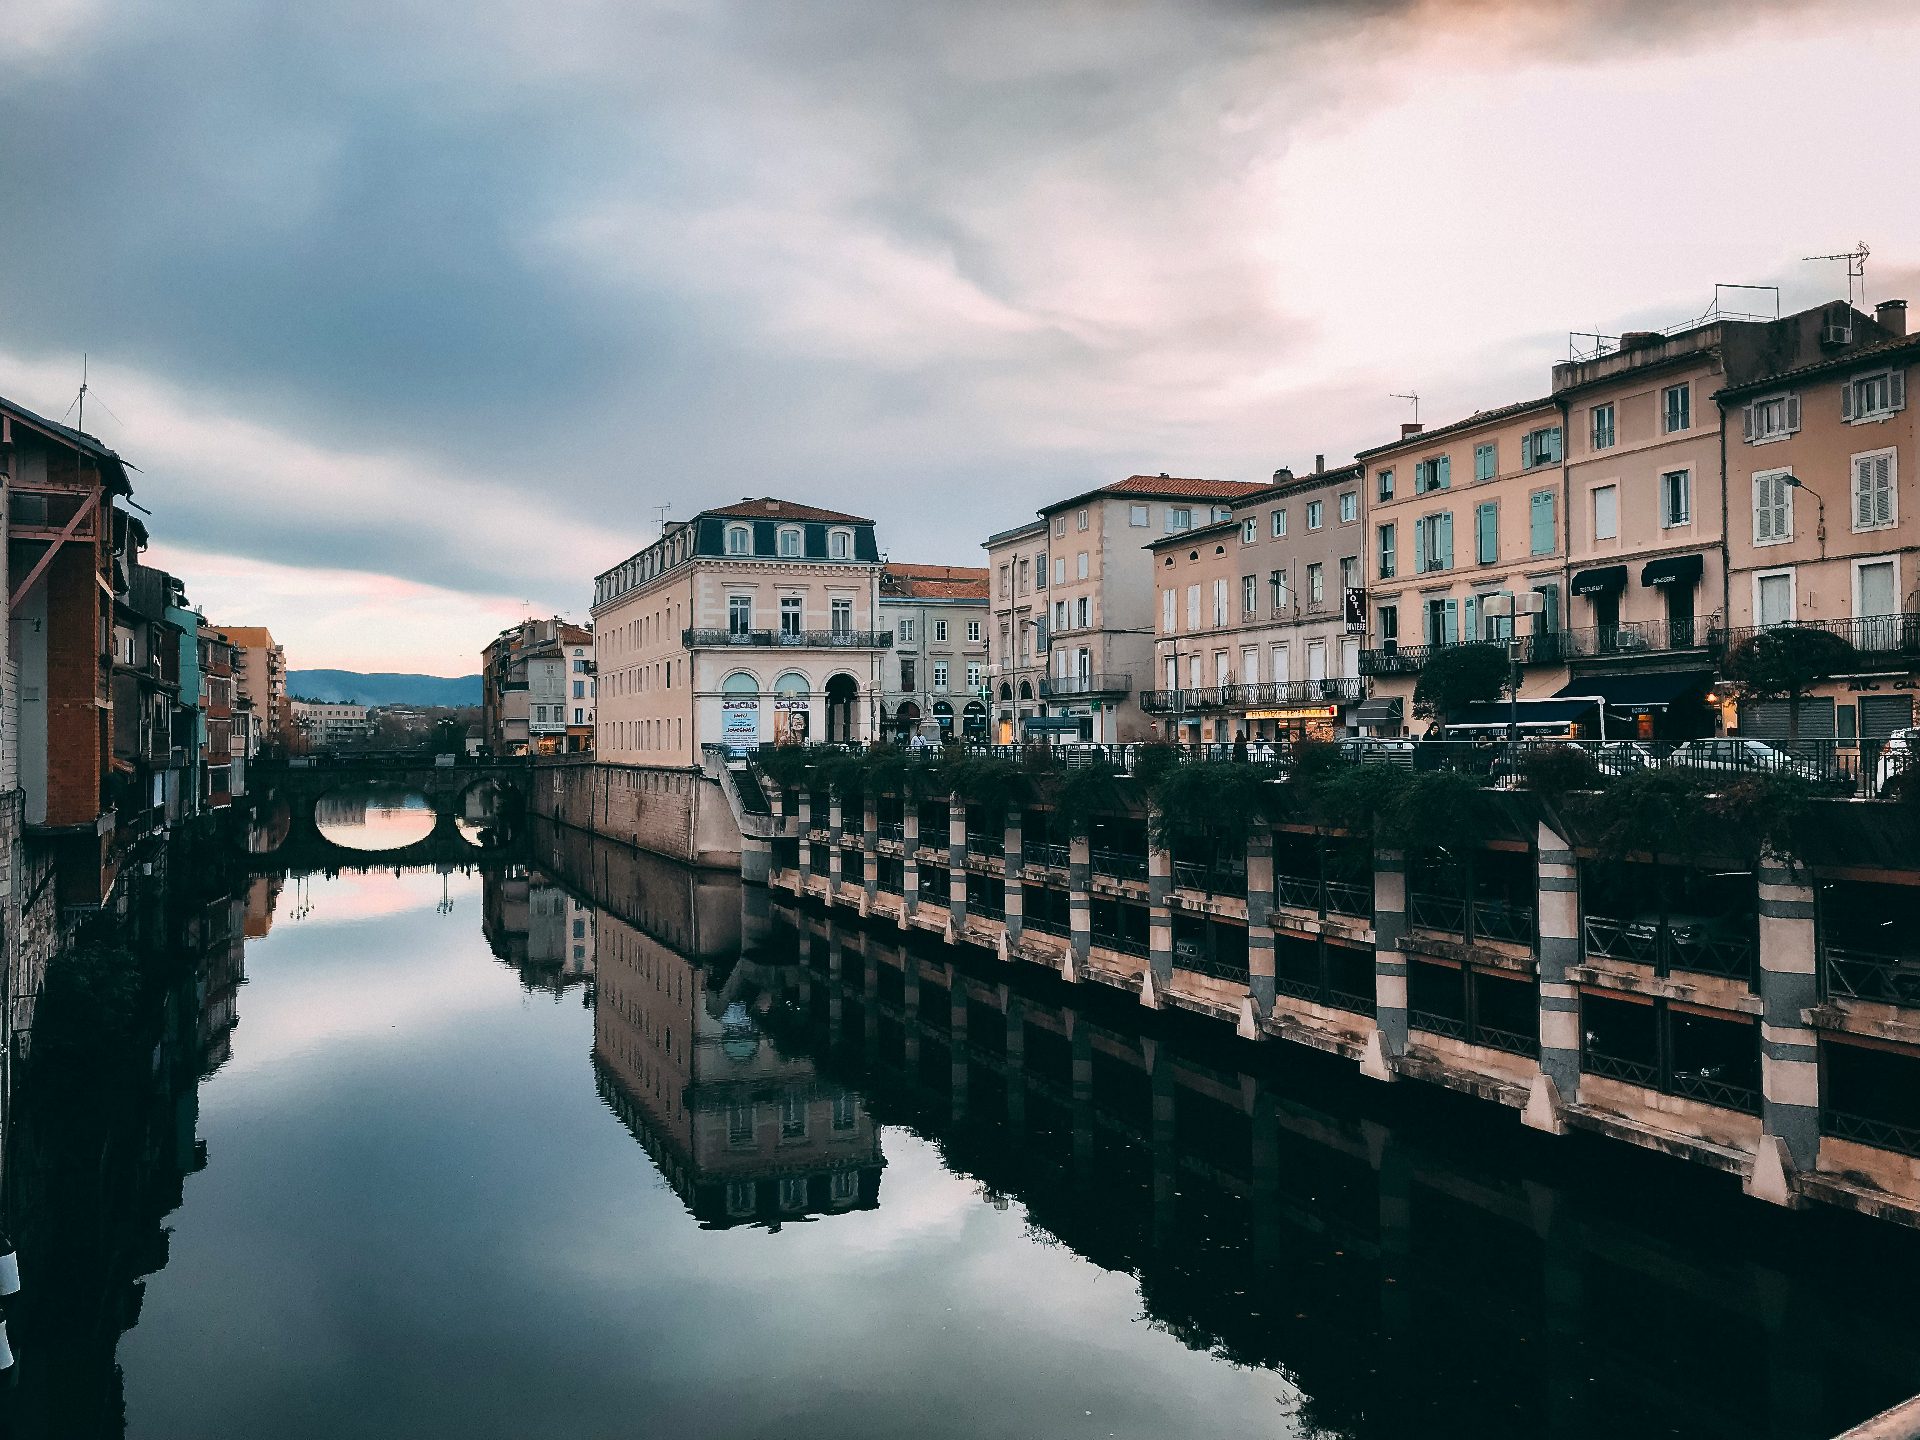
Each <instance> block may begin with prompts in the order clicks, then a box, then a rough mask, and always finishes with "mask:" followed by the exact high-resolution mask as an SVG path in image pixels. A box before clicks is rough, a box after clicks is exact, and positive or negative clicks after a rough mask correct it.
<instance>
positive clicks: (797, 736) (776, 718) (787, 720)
mask: <svg viewBox="0 0 1920 1440" xmlns="http://www.w3.org/2000/svg"><path fill="white" fill-rule="evenodd" d="M812 702H813V694H812V691H811V689H810V688H809V686H808V684H807V677H806V676H804V675H802V674H801V673H800V672H799V671H797V670H789V671H787V673H786V674H784V675H782V676H781V677H780V678H779V679H778V680H775V681H774V682H773V743H774V744H776V745H787V744H793V745H804V744H806V743H807V741H808V740H810V739H812V738H813V719H812V715H811V714H810V707H811V705H812Z"/></svg>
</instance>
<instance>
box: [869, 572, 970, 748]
mask: <svg viewBox="0 0 1920 1440" xmlns="http://www.w3.org/2000/svg"><path fill="white" fill-rule="evenodd" d="M989 623H990V621H989V618H988V614H987V572H986V571H985V570H984V569H982V568H980V567H979V566H977V565H976V566H967V565H897V564H888V565H887V566H885V567H884V568H883V569H882V571H881V573H880V628H881V630H882V631H883V632H891V633H892V635H893V647H892V648H891V649H889V650H885V651H882V652H881V670H882V674H883V676H884V679H883V682H882V686H883V688H882V691H881V696H880V725H881V728H882V730H883V731H885V732H886V733H887V734H890V735H894V736H898V737H900V738H902V739H907V738H911V737H912V736H913V735H915V734H919V733H929V732H926V731H924V730H923V729H922V727H923V726H926V725H928V724H933V725H937V726H939V729H940V733H941V735H942V736H943V737H944V736H954V737H959V738H964V739H968V740H985V739H987V738H988V726H987V697H988V694H989V693H990V692H989V690H988V688H987V685H988V682H987V662H988V654H989V651H988V643H987V627H988V625H989Z"/></svg>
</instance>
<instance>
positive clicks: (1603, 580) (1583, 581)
mask: <svg viewBox="0 0 1920 1440" xmlns="http://www.w3.org/2000/svg"><path fill="white" fill-rule="evenodd" d="M1626 588H1627V567H1626V566H1624V565H1602V566H1601V567H1600V568H1599V569H1597V570H1582V571H1581V572H1580V573H1579V574H1577V575H1575V576H1574V577H1573V586H1572V589H1573V593H1574V594H1576V595H1605V594H1608V593H1610V592H1612V591H1615V590H1624V589H1626Z"/></svg>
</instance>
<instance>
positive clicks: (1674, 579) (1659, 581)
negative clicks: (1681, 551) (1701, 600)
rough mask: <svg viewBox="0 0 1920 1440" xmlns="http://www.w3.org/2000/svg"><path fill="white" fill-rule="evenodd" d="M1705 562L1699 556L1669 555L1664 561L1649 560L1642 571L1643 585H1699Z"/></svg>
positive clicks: (1641, 581) (1641, 579)
mask: <svg viewBox="0 0 1920 1440" xmlns="http://www.w3.org/2000/svg"><path fill="white" fill-rule="evenodd" d="M1704 564H1705V562H1704V561H1702V560H1701V558H1700V557H1699V556H1698V555H1669V556H1668V557H1667V558H1666V559H1664V560H1649V561H1648V562H1647V563H1646V564H1645V565H1644V566H1642V567H1641V569H1640V583H1641V584H1642V585H1679V586H1682V587H1687V586H1693V585H1698V584H1699V583H1700V571H1701V568H1702V566H1703V565H1704Z"/></svg>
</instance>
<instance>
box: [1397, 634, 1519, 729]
mask: <svg viewBox="0 0 1920 1440" xmlns="http://www.w3.org/2000/svg"><path fill="white" fill-rule="evenodd" d="M1506 683H1507V656H1506V652H1505V651H1503V650H1502V649H1501V648H1500V647H1499V646H1498V645H1478V644H1476V645H1450V646H1448V647H1446V648H1445V649H1443V650H1438V651H1436V652H1435V653H1434V654H1432V655H1431V656H1429V657H1428V659H1427V663H1426V664H1425V665H1424V666H1422V667H1421V669H1420V683H1419V684H1418V685H1416V686H1414V689H1413V713H1414V714H1416V715H1419V716H1423V717H1429V718H1433V719H1437V720H1439V721H1441V722H1442V723H1445V721H1446V718H1447V716H1449V715H1451V714H1452V713H1453V712H1454V711H1456V710H1459V709H1460V708H1461V707H1463V706H1466V705H1474V704H1484V703H1487V702H1490V701H1494V700H1498V699H1499V698H1500V692H1501V691H1502V690H1503V689H1504V688H1505V687H1506Z"/></svg>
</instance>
